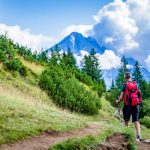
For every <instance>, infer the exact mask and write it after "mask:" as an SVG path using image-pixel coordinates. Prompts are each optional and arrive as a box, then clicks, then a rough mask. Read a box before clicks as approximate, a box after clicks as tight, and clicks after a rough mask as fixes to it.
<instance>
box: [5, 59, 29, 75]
mask: <svg viewBox="0 0 150 150" xmlns="http://www.w3.org/2000/svg"><path fill="white" fill-rule="evenodd" d="M4 67H5V69H6V70H9V71H17V72H18V73H19V74H20V75H22V76H27V68H26V67H25V66H24V65H23V64H22V62H21V61H20V60H19V59H17V58H15V59H13V60H10V61H7V62H5V63H4Z"/></svg>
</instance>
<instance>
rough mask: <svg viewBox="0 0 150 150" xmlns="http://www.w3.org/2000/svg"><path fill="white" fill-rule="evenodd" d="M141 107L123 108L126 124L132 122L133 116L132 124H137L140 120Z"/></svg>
mask: <svg viewBox="0 0 150 150" xmlns="http://www.w3.org/2000/svg"><path fill="white" fill-rule="evenodd" d="M139 113H140V106H139V105H137V106H131V107H129V106H126V105H124V107H123V118H124V121H125V122H128V121H129V120H130V116H131V115H132V122H136V121H138V120H139Z"/></svg>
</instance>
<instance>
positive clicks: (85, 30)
mask: <svg viewBox="0 0 150 150" xmlns="http://www.w3.org/2000/svg"><path fill="white" fill-rule="evenodd" d="M92 28H93V25H71V26H68V27H66V28H65V29H64V30H63V31H62V33H61V37H65V36H67V35H69V34H70V33H71V32H79V33H81V34H83V35H84V36H85V37H87V36H88V35H89V34H92Z"/></svg>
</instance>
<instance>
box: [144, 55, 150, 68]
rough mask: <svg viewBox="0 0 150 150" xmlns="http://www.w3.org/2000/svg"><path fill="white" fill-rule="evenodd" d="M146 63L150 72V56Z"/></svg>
mask: <svg viewBox="0 0 150 150" xmlns="http://www.w3.org/2000/svg"><path fill="white" fill-rule="evenodd" d="M145 63H146V65H147V68H148V69H149V70H150V55H148V57H147V58H146V59H145Z"/></svg>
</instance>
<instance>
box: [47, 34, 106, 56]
mask: <svg viewBox="0 0 150 150" xmlns="http://www.w3.org/2000/svg"><path fill="white" fill-rule="evenodd" d="M57 45H58V46H59V48H60V49H61V50H63V51H66V50H67V49H68V48H70V49H71V50H72V52H73V53H80V51H81V50H85V51H87V52H89V51H90V50H91V49H92V48H94V49H95V51H96V52H97V53H103V52H104V50H105V49H106V48H105V47H104V46H100V45H99V44H98V43H97V41H96V40H95V39H94V38H92V37H85V36H83V35H82V34H81V33H78V32H72V33H71V34H69V35H68V36H66V37H65V38H64V39H63V40H62V41H60V42H59V43H58V44H57ZM53 47H55V45H54V46H53ZM53 47H52V48H53ZM50 49H51V48H50ZM48 50H49V49H48Z"/></svg>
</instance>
